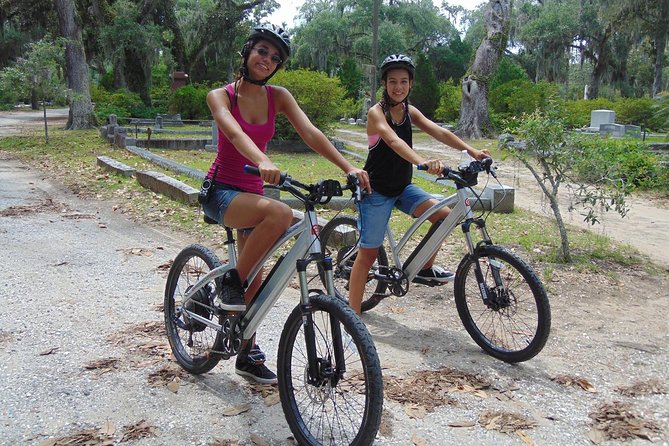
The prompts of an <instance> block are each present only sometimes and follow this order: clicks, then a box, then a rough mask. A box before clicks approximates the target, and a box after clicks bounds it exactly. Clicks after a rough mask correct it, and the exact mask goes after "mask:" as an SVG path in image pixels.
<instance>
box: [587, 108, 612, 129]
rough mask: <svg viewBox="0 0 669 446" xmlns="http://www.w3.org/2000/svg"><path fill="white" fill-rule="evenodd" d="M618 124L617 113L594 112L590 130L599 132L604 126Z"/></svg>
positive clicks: (592, 112) (591, 115) (591, 116)
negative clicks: (601, 126)
mask: <svg viewBox="0 0 669 446" xmlns="http://www.w3.org/2000/svg"><path fill="white" fill-rule="evenodd" d="M615 122H616V112H614V111H613V110H593V111H591V112H590V128H589V130H592V131H595V132H598V131H599V126H600V125H602V124H613V123H615Z"/></svg>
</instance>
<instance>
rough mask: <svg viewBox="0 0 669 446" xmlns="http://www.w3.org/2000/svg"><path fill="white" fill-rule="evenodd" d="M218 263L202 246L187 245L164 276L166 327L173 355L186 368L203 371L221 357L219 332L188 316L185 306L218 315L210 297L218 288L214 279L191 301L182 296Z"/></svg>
mask: <svg viewBox="0 0 669 446" xmlns="http://www.w3.org/2000/svg"><path fill="white" fill-rule="evenodd" d="M220 265H221V262H220V261H219V260H218V257H216V254H214V253H213V252H211V251H210V250H209V249H208V248H206V247H204V246H202V245H197V244H195V245H190V246H188V247H187V248H185V249H184V250H183V251H181V252H180V253H179V254H178V255H177V256H176V258H175V259H174V263H172V267H171V268H170V272H169V274H168V276H167V285H166V287H165V304H164V312H165V328H166V330H167V339H168V340H169V341H170V347H171V348H172V353H173V354H174V358H175V359H176V361H177V362H178V363H179V365H180V366H181V367H183V368H184V369H185V370H186V371H188V372H190V373H193V374H201V373H206V372H208V371H210V370H211V369H213V368H214V367H216V364H218V362H219V361H220V359H221V357H220V356H219V355H217V354H214V353H213V352H214V351H215V350H220V348H218V347H217V346H219V345H221V339H222V334H221V333H220V332H218V331H216V330H214V329H212V328H210V327H209V326H207V325H205V324H203V323H202V322H199V321H197V320H195V319H194V318H191V317H189V316H188V315H187V314H186V313H185V312H184V308H186V309H188V310H190V311H192V312H194V313H195V314H197V315H198V316H201V317H204V318H205V319H208V320H213V319H214V318H217V316H216V315H215V314H214V309H213V307H212V300H213V298H214V296H216V293H217V292H218V288H217V286H216V282H215V281H211V282H210V283H208V284H206V285H205V286H204V287H203V288H202V289H201V290H200V291H198V292H197V293H195V294H194V295H193V298H192V299H190V300H187V301H186V300H185V298H184V295H185V294H186V292H187V291H188V290H190V288H191V287H192V286H193V285H194V284H196V283H197V282H198V281H199V280H200V278H201V277H202V276H204V275H205V274H207V273H208V272H209V271H211V270H212V269H214V268H216V267H218V266H220Z"/></svg>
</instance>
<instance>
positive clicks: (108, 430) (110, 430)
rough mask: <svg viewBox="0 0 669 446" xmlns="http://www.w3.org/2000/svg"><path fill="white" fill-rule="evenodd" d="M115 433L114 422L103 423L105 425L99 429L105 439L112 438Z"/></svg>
mask: <svg viewBox="0 0 669 446" xmlns="http://www.w3.org/2000/svg"><path fill="white" fill-rule="evenodd" d="M115 432H116V426H115V424H114V422H113V421H110V420H107V421H105V424H103V425H102V427H101V428H100V433H101V434H102V435H104V436H106V437H112V436H114V433H115Z"/></svg>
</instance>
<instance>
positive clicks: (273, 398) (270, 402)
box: [264, 392, 281, 407]
mask: <svg viewBox="0 0 669 446" xmlns="http://www.w3.org/2000/svg"><path fill="white" fill-rule="evenodd" d="M264 401H265V406H267V407H270V406H274V405H275V404H278V403H279V402H280V401H281V397H280V396H279V392H276V393H272V394H270V395H267V396H266V397H265V400H264Z"/></svg>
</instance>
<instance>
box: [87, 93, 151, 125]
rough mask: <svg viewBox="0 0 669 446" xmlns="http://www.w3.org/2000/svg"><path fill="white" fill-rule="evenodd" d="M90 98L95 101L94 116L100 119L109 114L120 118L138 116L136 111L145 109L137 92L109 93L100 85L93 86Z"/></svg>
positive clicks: (105, 117) (143, 111)
mask: <svg viewBox="0 0 669 446" xmlns="http://www.w3.org/2000/svg"><path fill="white" fill-rule="evenodd" d="M91 100H92V101H93V102H95V116H97V118H98V119H99V120H102V121H104V120H105V119H107V116H108V115H110V114H115V115H117V116H118V117H121V118H129V117H139V115H138V113H146V109H147V107H146V106H145V105H144V103H143V102H142V99H141V98H140V97H139V95H138V94H137V93H130V92H128V91H117V92H114V93H110V92H108V91H107V90H105V89H104V88H102V87H95V86H93V87H92V88H91ZM150 117H155V115H153V116H150Z"/></svg>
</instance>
